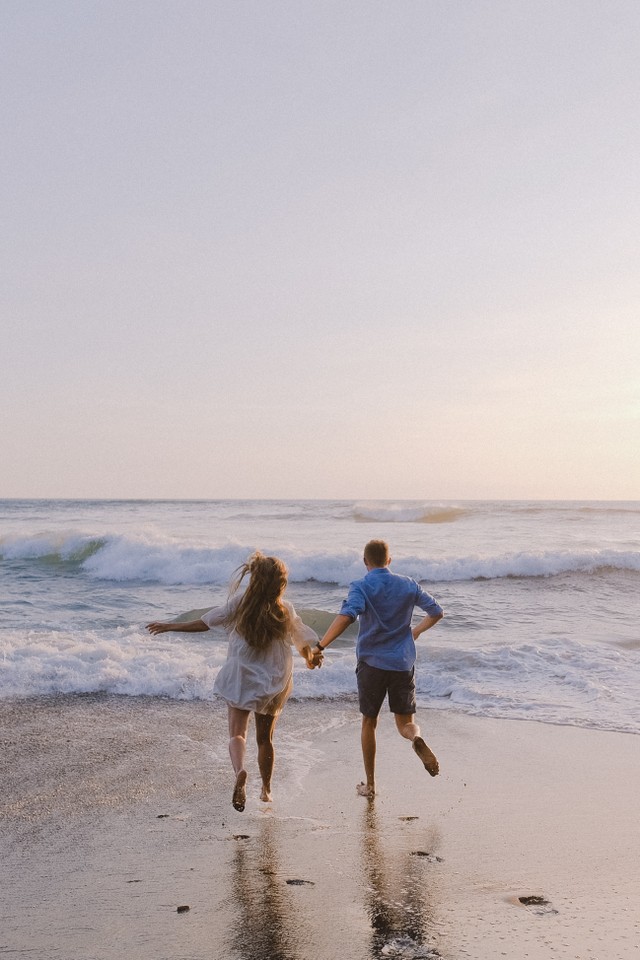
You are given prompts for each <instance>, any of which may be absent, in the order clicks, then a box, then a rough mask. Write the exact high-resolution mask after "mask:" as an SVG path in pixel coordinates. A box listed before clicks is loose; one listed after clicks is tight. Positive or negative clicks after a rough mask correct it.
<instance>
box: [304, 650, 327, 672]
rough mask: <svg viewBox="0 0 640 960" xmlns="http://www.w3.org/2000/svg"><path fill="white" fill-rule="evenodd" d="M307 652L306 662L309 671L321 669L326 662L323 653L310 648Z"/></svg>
mask: <svg viewBox="0 0 640 960" xmlns="http://www.w3.org/2000/svg"><path fill="white" fill-rule="evenodd" d="M307 650H308V652H307V656H306V661H307V667H308V668H309V670H315V668H316V667H321V666H322V662H323V660H324V654H323V652H322V651H321V650H318V648H317V647H308V648H307Z"/></svg>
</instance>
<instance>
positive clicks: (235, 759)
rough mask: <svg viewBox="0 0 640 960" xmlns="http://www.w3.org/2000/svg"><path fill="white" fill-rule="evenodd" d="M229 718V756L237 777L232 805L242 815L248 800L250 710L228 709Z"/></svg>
mask: <svg viewBox="0 0 640 960" xmlns="http://www.w3.org/2000/svg"><path fill="white" fill-rule="evenodd" d="M227 710H228V717H229V756H230V757H231V765H232V767H233V772H234V773H235V775H236V782H235V785H234V788H233V799H232V801H231V802H232V803H233V806H234V808H235V809H236V810H238V811H239V812H240V813H242V811H243V810H244V806H245V803H246V799H247V791H246V783H247V771H246V770H245V768H244V758H245V754H246V751H247V730H248V728H249V717H250V716H251V713H250V711H249V710H239V709H238V707H228V708H227Z"/></svg>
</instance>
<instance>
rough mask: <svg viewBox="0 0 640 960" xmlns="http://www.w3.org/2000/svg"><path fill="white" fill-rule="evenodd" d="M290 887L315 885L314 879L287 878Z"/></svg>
mask: <svg viewBox="0 0 640 960" xmlns="http://www.w3.org/2000/svg"><path fill="white" fill-rule="evenodd" d="M286 882H287V883H288V884H289V886H290V887H315V883H314V882H313V880H287V881H286Z"/></svg>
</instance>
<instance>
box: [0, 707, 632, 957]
mask: <svg viewBox="0 0 640 960" xmlns="http://www.w3.org/2000/svg"><path fill="white" fill-rule="evenodd" d="M420 720H421V723H422V728H423V734H424V735H425V738H426V739H427V740H428V742H429V743H430V744H431V745H432V746H433V748H434V750H435V751H436V753H437V754H438V757H439V759H440V763H441V771H442V772H441V775H440V776H439V777H437V778H435V779H432V778H431V777H429V776H428V775H427V774H426V773H425V771H424V770H423V769H422V767H421V765H420V763H419V761H418V760H417V758H416V757H415V755H414V754H413V752H412V751H411V749H410V747H409V745H408V744H406V743H405V742H403V741H401V739H400V738H399V737H398V736H397V734H396V732H395V729H394V727H393V723H392V721H391V718H390V717H388V716H387V715H383V716H382V717H381V720H380V725H379V754H378V781H379V795H378V797H377V798H376V800H375V801H373V802H371V803H370V802H368V801H367V800H365V799H362V798H360V797H357V796H356V793H355V784H356V782H357V781H358V780H360V779H361V766H360V754H359V715H358V713H357V707H356V705H355V703H354V702H352V701H345V702H341V703H336V702H333V703H331V704H323V703H322V702H315V703H309V702H291V703H289V704H288V706H287V708H286V709H285V711H284V713H283V716H282V718H281V721H280V726H279V729H278V731H277V749H278V756H277V761H276V778H275V781H274V796H275V799H274V802H273V803H272V804H268V805H265V804H262V803H260V802H259V800H258V799H257V794H258V781H257V771H256V767H255V760H254V757H255V750H254V749H253V745H251V746H250V755H251V762H250V765H249V773H250V780H249V791H248V803H247V808H246V810H245V812H244V813H242V814H241V813H237V812H235V811H234V810H233V809H232V807H231V804H230V794H231V778H230V772H229V765H228V760H227V753H226V717H225V711H224V708H223V707H222V706H221V705H219V704H209V703H203V702H198V701H191V702H178V701H171V700H159V699H154V698H131V697H113V696H93V695H92V696H70V697H56V698H49V699H47V698H42V699H34V700H23V701H13V702H3V703H1V704H0V725H1V729H2V731H3V732H2V740H3V760H2V766H3V770H2V782H3V791H2V801H1V805H0V824H1V828H2V833H1V846H0V851H1V854H2V873H3V882H2V928H1V933H0V953H2V955H4V956H22V955H28V956H29V957H30V958H33V960H44V958H47V960H54V958H61V960H111V958H114V960H115V958H116V957H117V958H121V957H131V958H141V960H147V958H148V960H152V958H153V960H159V958H167V960H200V958H202V960H204V958H246V960H280V958H282V960H303V958H304V960H307V958H308V960H311V958H317V960H333V958H335V957H340V958H345V960H366V958H387V957H391V958H393V957H403V958H435V957H442V958H451V960H453V958H466V957H469V958H474V960H490V958H491V960H494V958H496V957H502V956H504V957H509V958H512V960H524V958H531V960H543V958H551V957H552V958H562V960H575V958H579V960H635V958H637V956H638V951H639V948H640V916H639V910H638V891H639V889H640V883H639V879H640V878H639V874H640V867H639V866H638V865H639V864H640V832H639V831H638V817H637V798H638V796H639V795H640V739H639V738H638V737H635V736H629V735H624V734H618V733H603V732H596V731H592V730H583V729H579V728H572V727H559V726H551V725H542V724H538V723H527V722H522V721H499V720H491V719H486V718H483V719H476V718H472V717H467V716H463V715H460V714H454V713H452V712H448V711H435V710H432V711H423V712H422V715H421V717H420ZM521 898H524V899H525V901H527V902H525V903H523V902H521ZM527 898H533V899H529V900H527ZM180 907H188V908H189V909H188V910H186V909H184V910H182V911H179V910H178V908H180Z"/></svg>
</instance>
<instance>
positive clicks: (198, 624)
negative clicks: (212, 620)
mask: <svg viewBox="0 0 640 960" xmlns="http://www.w3.org/2000/svg"><path fill="white" fill-rule="evenodd" d="M208 629H209V627H208V626H207V625H206V623H205V622H204V620H187V621H185V622H184V623H180V622H179V621H178V622H174V623H160V622H159V621H158V620H154V622H153V623H148V624H147V630H148V631H149V633H152V634H153V635H154V636H155V635H156V634H157V633H169V632H170V631H173V632H175V633H200V631H201V630H208Z"/></svg>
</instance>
